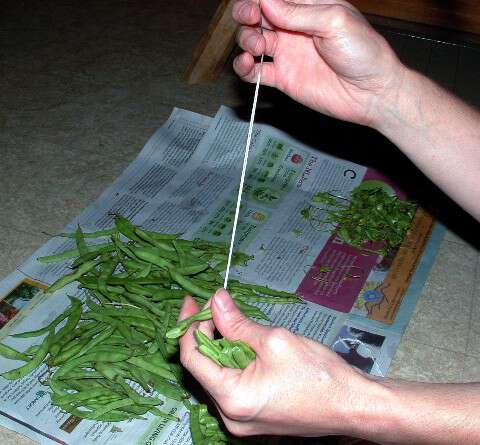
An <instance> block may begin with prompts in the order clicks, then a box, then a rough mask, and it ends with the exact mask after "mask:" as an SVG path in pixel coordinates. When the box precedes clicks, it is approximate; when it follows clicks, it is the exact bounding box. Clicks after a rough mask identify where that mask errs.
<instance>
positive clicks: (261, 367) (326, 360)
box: [180, 290, 375, 436]
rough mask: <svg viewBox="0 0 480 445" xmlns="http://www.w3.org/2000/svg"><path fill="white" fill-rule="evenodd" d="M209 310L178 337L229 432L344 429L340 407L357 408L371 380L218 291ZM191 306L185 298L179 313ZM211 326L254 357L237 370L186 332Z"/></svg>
mask: <svg viewBox="0 0 480 445" xmlns="http://www.w3.org/2000/svg"><path fill="white" fill-rule="evenodd" d="M211 310H212V315H213V321H212V320H209V321H202V322H196V323H194V324H193V325H192V326H190V328H189V329H188V331H187V332H186V334H185V335H184V336H183V337H182V338H181V339H180V351H181V361H182V364H183V365H184V366H185V367H186V368H187V369H188V370H189V371H190V372H191V374H192V375H193V376H194V377H195V378H196V379H197V380H198V381H199V382H200V383H201V384H202V385H203V386H204V387H205V389H206V390H207V391H208V393H209V394H210V395H211V396H212V397H213V398H214V400H215V402H216V404H217V406H218V408H219V410H220V414H221V415H222V418H223V420H224V422H225V425H226V426H227V428H228V429H229V430H230V431H231V432H232V433H233V434H236V435H240V436H244V435H253V434H284V435H302V436H315V435H323V434H333V433H338V434H340V433H352V431H353V425H352V420H351V419H352V418H351V416H350V415H349V414H348V413H350V414H352V413H354V412H355V410H357V409H358V410H360V409H361V406H362V403H364V402H365V396H364V394H367V393H368V391H367V387H368V386H373V385H374V383H373V382H372V381H370V380H368V378H367V377H364V376H363V375H362V374H361V373H359V372H357V371H355V370H354V369H353V368H352V367H350V366H349V365H348V364H347V363H346V362H345V361H344V360H343V359H341V358H340V357H338V356H337V355H336V354H335V353H334V352H332V351H330V350H329V349H328V348H326V347H324V346H322V345H321V344H319V343H316V342H314V341H312V340H309V339H307V338H304V337H300V336H297V335H294V334H292V333H290V332H289V331H287V330H285V329H283V328H270V327H266V326H262V325H259V324H257V323H255V322H253V321H252V320H250V319H248V318H247V317H245V316H244V315H242V314H241V312H240V311H239V310H238V308H237V307H236V306H235V303H234V301H233V300H232V299H231V298H230V296H229V294H228V293H227V292H226V291H224V290H219V291H217V293H216V294H215V296H214V297H213V299H212V301H211ZM196 312H198V307H197V305H196V303H195V301H194V300H193V299H191V298H189V297H187V298H186V300H185V303H184V305H183V308H182V311H181V313H180V319H184V318H187V317H189V316H191V315H193V314H194V313H196ZM215 328H216V329H218V331H219V332H220V334H222V335H223V336H224V337H226V338H228V339H229V340H242V341H244V342H246V343H247V344H249V345H250V346H251V347H252V349H253V350H254V351H255V352H256V359H255V360H254V361H253V362H252V363H251V364H250V365H249V366H247V367H246V368H245V369H243V370H241V369H229V368H223V367H220V366H218V364H216V363H214V362H213V361H212V360H211V359H210V358H207V357H205V356H204V355H202V354H201V353H200V352H199V351H198V348H197V342H196V340H195V338H194V331H195V330H196V329H200V330H201V332H203V333H204V334H205V335H206V336H208V337H209V338H213V332H214V330H215ZM197 335H198V334H197ZM370 394H371V395H372V396H373V395H374V394H375V391H373V390H371V391H370ZM346 404H348V409H347V407H346Z"/></svg>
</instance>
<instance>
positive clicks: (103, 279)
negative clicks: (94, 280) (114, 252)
mask: <svg viewBox="0 0 480 445" xmlns="http://www.w3.org/2000/svg"><path fill="white" fill-rule="evenodd" d="M117 266H118V260H116V259H111V260H110V261H106V262H104V263H102V264H101V265H100V276H99V277H98V290H99V292H101V293H105V292H107V281H108V279H109V278H110V276H111V275H112V274H113V272H115V269H116V268H117Z"/></svg>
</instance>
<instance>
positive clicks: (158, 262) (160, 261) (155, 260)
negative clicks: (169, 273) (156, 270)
mask: <svg viewBox="0 0 480 445" xmlns="http://www.w3.org/2000/svg"><path fill="white" fill-rule="evenodd" d="M132 253H133V254H134V255H135V256H136V257H137V258H139V259H141V260H143V261H146V262H147V263H152V264H154V265H155V266H158V267H161V268H162V269H170V268H171V267H173V263H172V262H171V261H169V260H167V259H165V258H162V257H161V256H159V255H158V252H156V251H155V250H152V248H150V247H133V248H132Z"/></svg>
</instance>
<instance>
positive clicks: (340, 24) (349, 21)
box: [233, 0, 403, 126]
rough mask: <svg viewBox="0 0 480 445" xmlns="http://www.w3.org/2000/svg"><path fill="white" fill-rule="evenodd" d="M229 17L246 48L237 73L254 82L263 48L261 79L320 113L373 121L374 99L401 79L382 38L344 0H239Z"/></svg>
mask: <svg viewBox="0 0 480 445" xmlns="http://www.w3.org/2000/svg"><path fill="white" fill-rule="evenodd" d="M260 7H261V9H260ZM233 18H234V20H236V21H237V22H238V23H239V24H240V25H242V26H241V27H240V31H239V33H238V44H239V45H240V47H241V48H242V49H243V50H244V51H245V52H244V53H243V54H241V55H239V56H238V57H237V58H236V59H235V61H234V65H233V66H234V69H235V71H236V72H237V74H238V75H239V76H240V77H241V78H242V79H244V80H246V81H249V82H254V81H255V79H256V78H257V72H258V70H259V68H260V64H259V63H256V62H255V59H254V57H255V56H259V55H261V54H262V53H265V55H267V56H270V57H272V61H268V62H264V64H263V67H262V83H263V84H265V85H269V86H272V87H275V88H278V89H279V90H280V91H283V92H284V93H286V94H288V95H289V96H290V97H292V98H293V99H295V100H297V101H298V102H300V103H302V104H304V105H306V106H308V107H310V108H313V109H314V110H317V111H320V112H321V113H324V114H327V115H330V116H334V117H337V118H339V119H343V120H348V121H352V122H356V123H360V124H366V125H371V126H374V124H375V121H376V120H377V119H378V116H377V115H378V110H377V103H378V102H381V101H382V98H383V97H384V95H385V94H386V93H389V92H390V90H392V89H393V87H394V86H395V87H396V85H397V84H398V83H399V82H398V79H401V77H402V72H403V65H402V64H401V63H400V62H399V60H398V58H397V57H396V56H395V54H394V52H393V51H392V50H391V48H390V47H389V45H388V43H387V42H386V41H385V39H384V38H383V37H382V36H381V35H380V34H378V33H377V32H376V31H375V30H374V29H373V28H372V27H371V26H370V25H369V24H368V22H367V21H366V20H365V19H364V18H363V16H362V15H361V14H360V13H359V12H358V10H357V9H355V8H354V7H353V6H352V5H351V4H349V3H348V2H346V1H344V0H329V1H328V2H327V1H324V0H308V1H307V0H291V1H285V0H261V2H260V6H259V5H258V1H257V0H255V1H254V0H239V1H237V2H236V3H235V4H234V7H233ZM259 26H262V28H263V32H262V33H260V31H259V30H258V27H259Z"/></svg>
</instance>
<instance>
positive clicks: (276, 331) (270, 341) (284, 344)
mask: <svg viewBox="0 0 480 445" xmlns="http://www.w3.org/2000/svg"><path fill="white" fill-rule="evenodd" d="M291 339H292V333H291V332H289V331H288V330H287V329H285V328H281V327H275V328H272V329H271V331H270V333H269V334H268V335H267V337H266V339H265V340H266V345H267V347H268V349H270V350H271V351H272V352H274V353H281V352H282V351H285V350H286V349H288V348H289V346H290V342H291Z"/></svg>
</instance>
